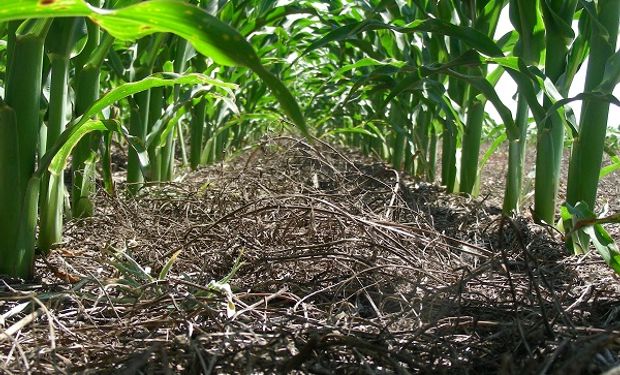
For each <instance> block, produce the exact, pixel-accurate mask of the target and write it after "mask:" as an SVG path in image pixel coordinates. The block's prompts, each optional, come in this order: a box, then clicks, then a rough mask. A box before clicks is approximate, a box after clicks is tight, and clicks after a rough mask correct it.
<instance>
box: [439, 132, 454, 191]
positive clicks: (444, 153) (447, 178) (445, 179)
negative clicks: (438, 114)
mask: <svg viewBox="0 0 620 375" xmlns="http://www.w3.org/2000/svg"><path fill="white" fill-rule="evenodd" d="M441 137H442V142H441V184H442V185H444V186H445V187H446V189H447V190H448V192H451V193H452V192H455V184H456V146H457V130H456V125H455V124H454V123H452V122H450V121H446V122H445V124H444V129H443V133H442V136H441Z"/></svg>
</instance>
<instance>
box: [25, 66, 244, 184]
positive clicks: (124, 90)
mask: <svg viewBox="0 0 620 375" xmlns="http://www.w3.org/2000/svg"><path fill="white" fill-rule="evenodd" d="M196 84H209V85H215V86H221V87H225V88H233V87H236V86H235V85H232V84H227V83H223V82H221V81H218V80H214V79H211V78H208V77H206V76H204V75H202V74H186V75H178V74H174V73H159V74H155V75H152V76H149V77H147V78H144V79H143V80H140V81H137V82H130V83H125V84H122V85H120V86H118V87H116V88H114V89H112V90H110V92H108V93H107V94H106V95H104V96H102V97H101V98H100V99H99V100H97V101H96V102H95V103H93V105H92V106H91V107H90V108H89V109H87V110H86V112H85V113H84V115H82V116H81V117H79V118H78V119H76V120H75V121H74V122H72V123H71V124H70V125H69V126H67V129H66V130H65V131H64V132H63V133H62V134H61V135H60V137H59V139H58V142H57V143H56V144H55V145H52V147H51V148H50V149H49V151H48V152H46V153H45V155H44V156H43V158H42V159H41V162H40V163H39V169H38V170H37V174H41V173H43V172H44V170H45V169H46V168H48V166H50V167H51V168H50V173H52V174H58V173H61V172H62V168H60V167H61V165H60V164H61V161H62V162H66V158H67V157H68V153H67V151H68V148H70V147H71V146H65V143H67V142H73V141H74V140H75V139H76V138H77V139H78V140H79V139H80V138H81V137H83V136H84V135H85V134H86V133H84V132H83V131H81V130H80V128H81V127H83V126H85V124H86V123H88V124H89V125H88V126H89V128H88V129H87V130H88V131H95V130H103V129H102V128H101V126H104V127H105V124H106V123H104V122H100V123H99V125H95V124H96V123H97V122H92V121H90V118H92V117H94V116H96V115H97V114H99V113H100V112H101V111H102V110H103V109H105V108H106V107H108V106H110V105H112V104H114V103H116V102H118V101H119V100H121V99H124V98H126V97H128V96H130V95H133V94H136V93H138V92H141V91H144V90H148V89H151V88H153V87H161V86H174V85H196ZM107 124H108V125H110V124H112V123H110V122H108V123H107ZM114 124H115V123H114ZM119 131H121V130H120V128H119ZM123 135H124V136H125V137H126V138H127V139H128V140H129V141H130V144H131V145H132V146H133V147H135V148H136V151H137V152H138V155H139V156H141V158H142V159H143V160H142V161H141V163H143V164H145V165H146V164H148V162H145V160H144V158H145V157H146V151H145V147H144V145H142V144H141V143H142V142H141V141H139V140H137V139H134V138H133V137H131V136H129V134H123ZM72 146H75V145H72ZM65 147H66V149H65ZM61 150H62V155H61V156H59V158H58V159H56V162H54V164H53V165H52V161H53V160H54V159H55V157H56V154H57V153H59V152H61ZM69 152H70V151H69ZM62 166H63V167H64V164H62Z"/></svg>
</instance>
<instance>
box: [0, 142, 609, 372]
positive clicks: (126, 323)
mask: <svg viewBox="0 0 620 375" xmlns="http://www.w3.org/2000/svg"><path fill="white" fill-rule="evenodd" d="M493 165H495V166H494V167H493ZM501 167H502V163H501V161H500V162H497V164H491V167H490V169H489V168H488V170H492V171H495V172H494V174H493V173H491V175H489V176H488V180H485V182H486V183H488V184H491V185H493V186H495V185H496V184H499V182H497V183H495V182H493V181H494V180H493V179H496V181H499V179H500V176H501V179H503V171H502V168H501ZM486 173H488V172H486ZM611 185H612V186H614V187H616V188H617V185H618V184H611ZM117 187H118V193H117V194H116V195H114V196H110V195H107V194H105V193H103V192H100V193H99V195H98V196H97V202H96V214H95V215H94V216H93V217H92V218H89V219H86V220H75V221H71V222H70V223H69V224H68V225H67V228H66V233H65V242H64V243H62V244H60V245H59V246H58V247H57V248H56V249H55V250H54V251H53V252H52V253H51V254H50V255H49V256H47V257H45V258H43V257H39V259H38V261H37V267H36V272H37V275H38V280H37V281H36V282H34V283H15V282H13V283H9V282H8V280H5V281H4V282H3V283H2V285H3V286H1V287H0V314H2V315H1V317H0V327H1V328H0V347H1V348H2V350H1V351H0V356H1V357H0V359H1V361H0V369H1V370H2V372H4V373H7V374H18V373H33V374H44V373H65V374H174V373H183V374H199V373H204V374H209V373H214V374H219V373H231V374H232V373H235V374H237V373H242V374H284V373H291V374H412V373H429V374H430V373H449V374H497V373H500V374H530V373H539V374H599V373H602V372H604V371H607V370H609V369H612V368H614V367H615V366H618V365H620V321H619V319H618V314H619V312H620V301H619V300H618V296H619V295H620V294H619V293H620V286H619V284H618V276H617V275H615V274H614V273H613V272H612V271H611V270H610V269H609V268H608V267H607V266H606V265H605V264H604V263H603V262H602V260H601V259H600V257H599V256H598V255H597V254H596V253H595V252H592V253H590V254H588V255H586V256H585V257H575V256H569V255H567V254H566V251H565V249H564V247H563V245H562V242H561V238H559V236H558V234H557V233H554V232H553V231H549V230H548V229H547V228H542V227H540V226H538V225H535V224H533V223H532V222H531V220H529V219H528V218H527V217H515V218H502V216H501V215H500V210H499V209H498V206H497V204H496V201H494V199H495V198H494V197H495V196H493V195H490V196H483V197H482V198H479V199H472V198H468V197H460V196H455V195H448V194H446V193H445V192H444V191H443V190H442V188H440V187H437V186H435V185H431V184H426V183H421V182H417V181H414V180H412V179H410V178H408V177H406V176H403V175H401V174H399V173H397V172H396V171H394V170H392V169H390V168H389V167H387V166H385V165H384V164H383V163H381V162H377V161H375V160H371V159H368V158H365V157H362V156H360V155H358V154H357V153H355V152H351V151H348V150H341V149H336V148H334V147H332V146H330V145H329V144H326V143H323V142H320V141H315V142H313V144H309V143H307V142H306V141H302V140H298V139H294V138H289V137H279V138H271V139H266V140H264V141H263V142H261V143H259V144H257V145H255V146H253V147H250V148H248V149H247V150H245V151H244V152H243V153H240V155H239V156H237V157H235V158H233V159H231V160H228V161H227V162H223V163H220V164H217V165H214V166H211V167H208V168H204V169H201V170H199V171H196V172H193V173H190V174H187V175H186V176H184V178H182V180H181V181H179V182H176V183H171V184H165V185H160V186H150V187H146V188H144V189H143V190H142V191H141V193H140V194H139V195H138V196H137V197H128V196H126V195H125V194H123V193H122V192H123V191H124V189H123V186H122V185H121V184H119V185H118V186H117ZM483 190H484V188H483ZM616 192H617V190H616ZM617 196H618V195H616V197H617ZM616 202H617V201H616ZM617 208H618V206H616V209H617ZM168 268H169V271H168V272H166V270H168ZM228 287H230V293H229V292H228V289H227V288H228Z"/></svg>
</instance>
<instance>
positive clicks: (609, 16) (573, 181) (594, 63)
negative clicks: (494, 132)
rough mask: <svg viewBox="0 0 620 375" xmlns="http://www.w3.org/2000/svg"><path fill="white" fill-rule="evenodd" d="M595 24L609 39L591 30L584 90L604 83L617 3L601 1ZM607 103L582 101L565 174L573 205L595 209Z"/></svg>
mask: <svg viewBox="0 0 620 375" xmlns="http://www.w3.org/2000/svg"><path fill="white" fill-rule="evenodd" d="M598 10H599V12H598V18H599V19H598V21H599V22H600V24H601V25H602V26H604V27H605V29H607V33H608V38H607V40H605V38H603V36H602V35H601V34H600V33H599V32H597V31H596V30H593V32H592V36H591V39H590V60H589V62H588V70H587V73H586V82H585V91H586V92H589V91H592V90H594V89H595V88H596V87H597V86H598V85H599V84H600V83H601V82H602V80H603V77H604V74H605V64H606V63H607V60H608V59H609V57H611V55H612V54H613V53H614V51H615V49H616V44H617V39H618V26H619V18H620V1H618V0H601V1H599V5H598ZM608 116H609V103H607V102H604V101H601V100H593V99H587V100H585V101H584V104H583V109H582V112H581V118H580V122H579V135H578V136H577V137H576V138H575V141H574V143H573V152H572V156H571V160H570V168H569V173H568V189H567V197H566V201H567V202H568V203H569V204H571V205H575V204H577V202H579V201H584V202H585V203H586V204H587V205H588V206H589V207H590V208H591V209H594V205H595V202H596V192H597V189H598V182H599V175H600V170H601V164H602V161H603V153H604V148H605V136H606V134H607V120H608Z"/></svg>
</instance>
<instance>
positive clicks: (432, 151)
mask: <svg viewBox="0 0 620 375" xmlns="http://www.w3.org/2000/svg"><path fill="white" fill-rule="evenodd" d="M430 132H431V137H430V141H429V146H428V169H427V174H426V179H427V181H429V182H434V181H435V168H436V167H437V131H436V130H435V126H434V125H431V127H430Z"/></svg>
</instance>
